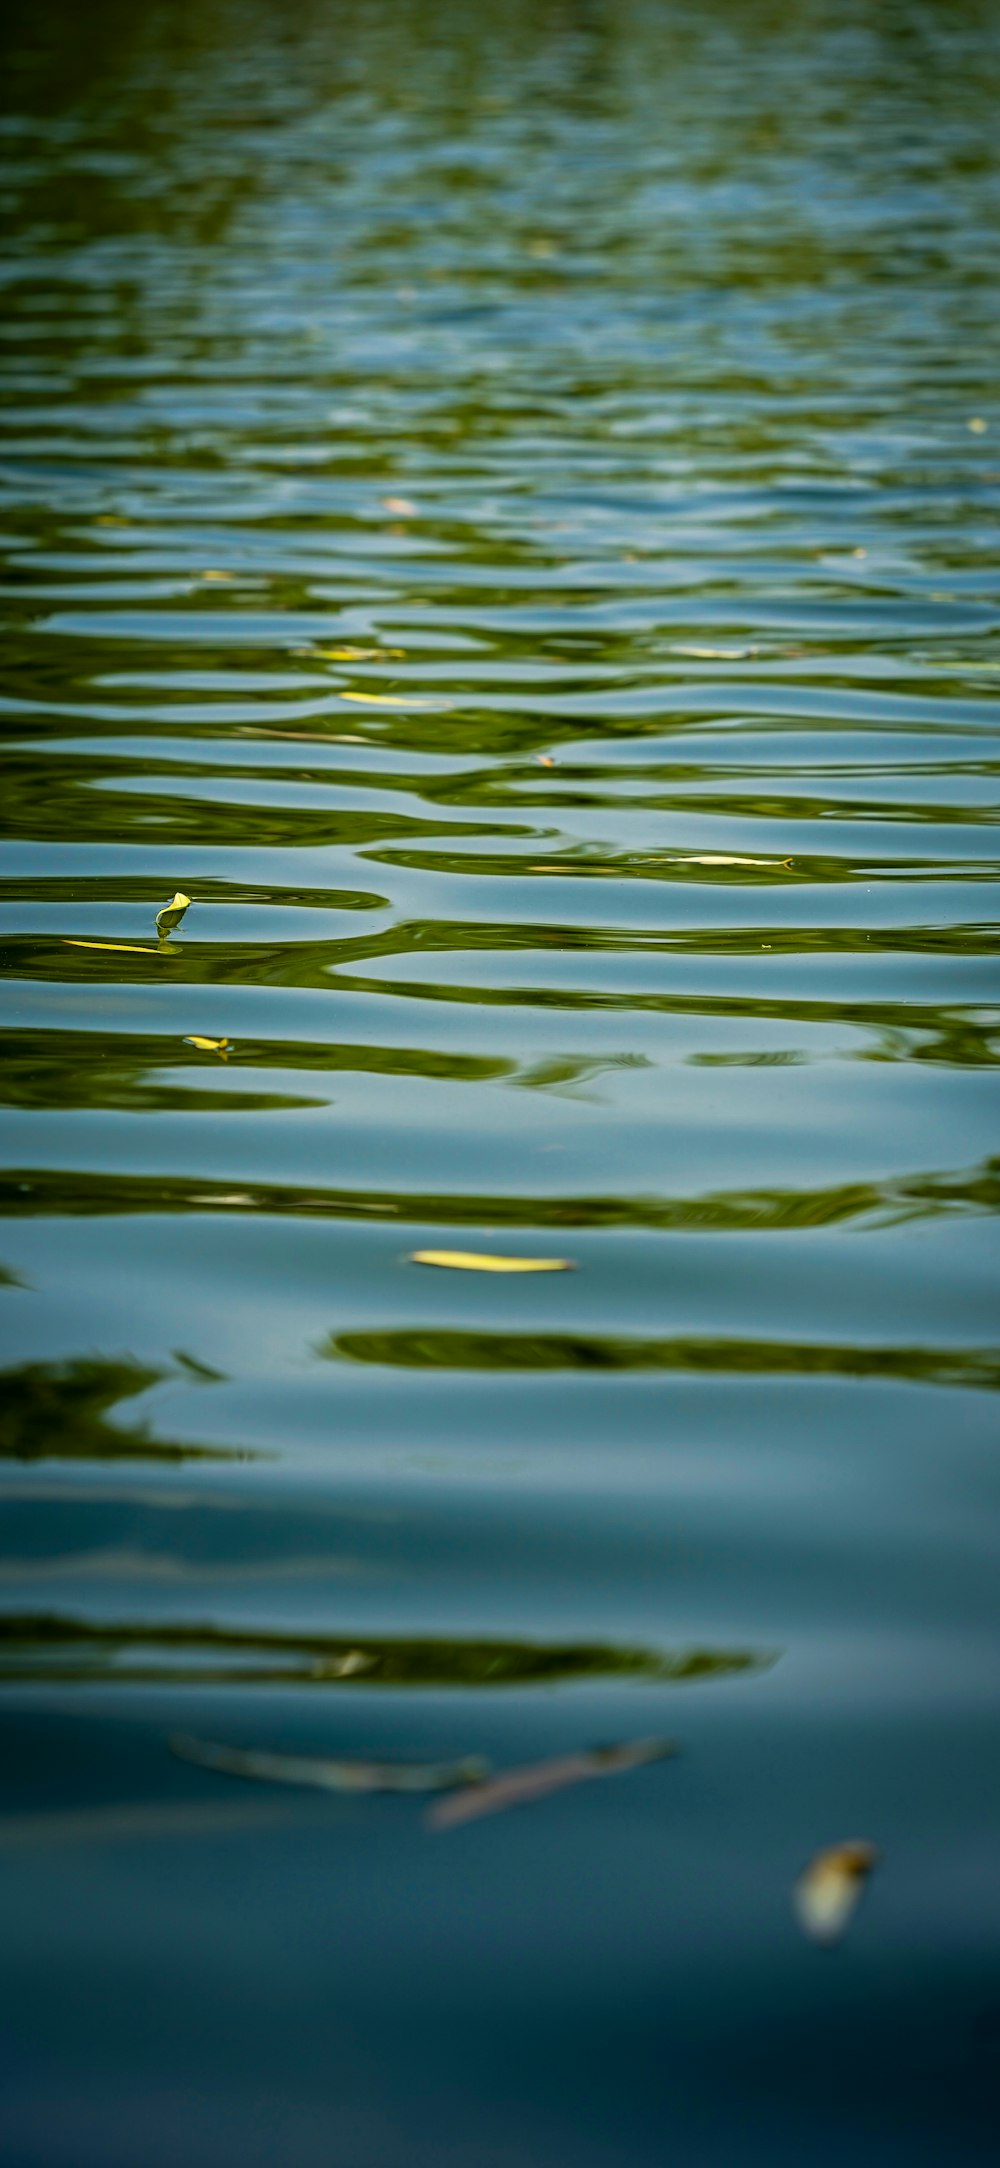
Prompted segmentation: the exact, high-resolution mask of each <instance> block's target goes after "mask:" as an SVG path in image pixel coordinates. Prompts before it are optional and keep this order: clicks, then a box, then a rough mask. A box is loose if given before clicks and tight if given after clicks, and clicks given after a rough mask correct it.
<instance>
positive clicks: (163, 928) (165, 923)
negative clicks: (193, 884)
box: [156, 888, 191, 941]
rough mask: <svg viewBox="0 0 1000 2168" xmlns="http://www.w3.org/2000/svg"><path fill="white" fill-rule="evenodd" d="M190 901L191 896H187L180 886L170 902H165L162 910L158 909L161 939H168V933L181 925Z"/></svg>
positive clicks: (157, 915)
mask: <svg viewBox="0 0 1000 2168" xmlns="http://www.w3.org/2000/svg"><path fill="white" fill-rule="evenodd" d="M190 901H191V898H190V896H185V894H184V892H183V890H182V889H180V888H178V889H177V891H176V893H175V894H174V895H173V896H171V899H170V902H169V903H165V904H164V906H163V909H162V911H157V914H156V931H157V933H158V934H159V936H160V939H161V941H164V940H166V937H167V935H168V934H170V933H173V930H174V927H175V926H179V925H180V922H181V919H182V918H183V916H184V913H185V911H186V910H187V908H188V905H189V904H190Z"/></svg>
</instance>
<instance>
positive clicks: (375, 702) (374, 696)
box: [340, 693, 443, 708]
mask: <svg viewBox="0 0 1000 2168" xmlns="http://www.w3.org/2000/svg"><path fill="white" fill-rule="evenodd" d="M340 698H341V700H360V701H363V702H364V705H365V706H366V707H369V708H439V707H441V706H442V705H443V703H442V702H441V701H440V700H414V699H412V698H411V697H410V695H409V693H341V695H340Z"/></svg>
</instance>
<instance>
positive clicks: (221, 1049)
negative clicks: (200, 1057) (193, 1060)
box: [184, 1031, 230, 1061]
mask: <svg viewBox="0 0 1000 2168" xmlns="http://www.w3.org/2000/svg"><path fill="white" fill-rule="evenodd" d="M184 1044H185V1046H196V1047H197V1048H198V1052H199V1053H200V1054H221V1055H222V1058H223V1061H224V1060H225V1058H226V1055H227V1054H228V1052H229V1046H230V1042H229V1040H228V1039H202V1038H200V1037H199V1035H198V1033H197V1032H194V1031H191V1032H188V1033H187V1035H186V1037H185V1040H184Z"/></svg>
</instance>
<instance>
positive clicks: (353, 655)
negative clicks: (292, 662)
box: [296, 647, 406, 662]
mask: <svg viewBox="0 0 1000 2168" xmlns="http://www.w3.org/2000/svg"><path fill="white" fill-rule="evenodd" d="M296 653H297V654H300V655H319V656H320V657H321V658H322V660H323V661H324V662H396V661H398V660H399V658H400V657H401V656H403V655H405V654H406V649H405V647H303V648H297V649H296Z"/></svg>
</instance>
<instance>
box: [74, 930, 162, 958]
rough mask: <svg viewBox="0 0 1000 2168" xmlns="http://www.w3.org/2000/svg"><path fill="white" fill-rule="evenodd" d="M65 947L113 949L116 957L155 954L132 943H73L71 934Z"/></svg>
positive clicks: (151, 949) (152, 950)
mask: <svg viewBox="0 0 1000 2168" xmlns="http://www.w3.org/2000/svg"><path fill="white" fill-rule="evenodd" d="M66 946H67V948H97V949H113V950H114V951H115V954H116V955H118V956H155V955H156V954H157V951H156V949H155V948H139V947H138V946H137V944H136V943H135V942H134V941H74V939H73V937H72V935H71V934H67V936H66Z"/></svg>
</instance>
